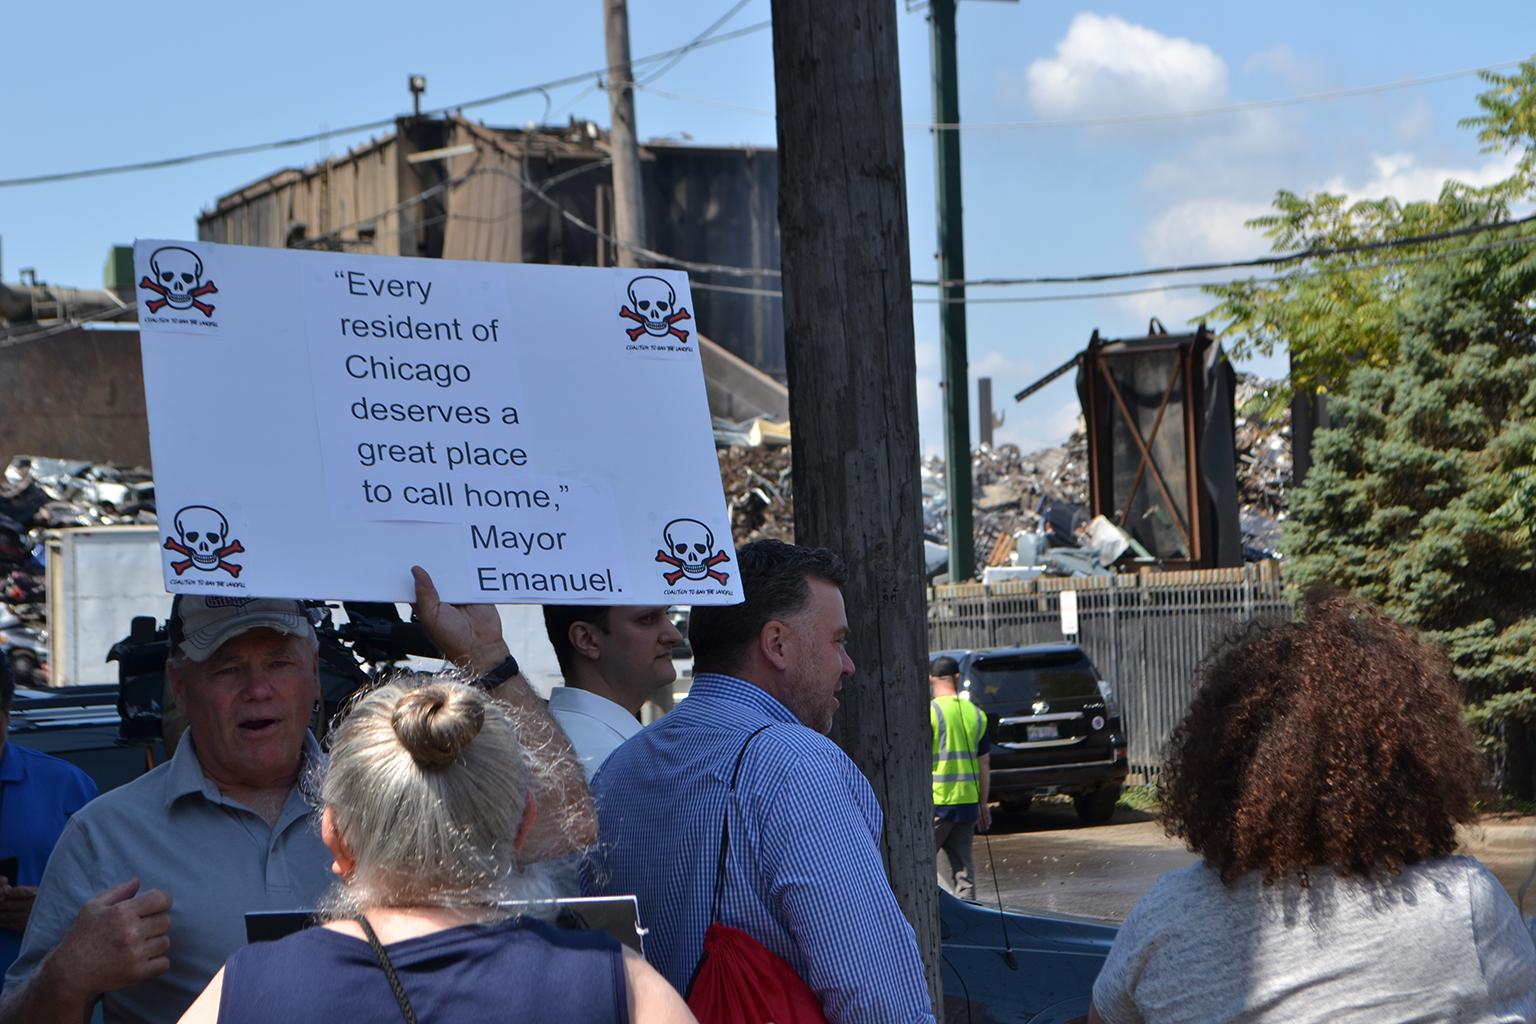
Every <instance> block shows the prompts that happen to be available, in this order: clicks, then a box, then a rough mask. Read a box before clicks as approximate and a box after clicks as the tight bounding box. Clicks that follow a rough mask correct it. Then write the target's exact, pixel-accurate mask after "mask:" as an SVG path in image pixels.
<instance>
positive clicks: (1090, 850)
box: [975, 800, 1536, 921]
mask: <svg viewBox="0 0 1536 1024" xmlns="http://www.w3.org/2000/svg"><path fill="white" fill-rule="evenodd" d="M975 852H976V874H977V880H976V882H977V884H976V898H977V899H978V900H980V901H982V902H991V901H993V900H995V899H996V898H997V893H998V892H999V891H1001V893H1002V899H1003V903H1004V905H1006V906H1009V907H1012V908H1015V909H1020V910H1045V911H1051V912H1054V913H1060V914H1072V915H1076V916H1080V917H1093V918H1101V919H1104V920H1111V921H1120V920H1123V919H1124V918H1125V915H1126V913H1127V912H1129V911H1130V909H1131V906H1132V905H1133V904H1135V902H1136V901H1137V900H1138V899H1140V898H1141V894H1142V893H1144V892H1146V890H1147V888H1148V887H1150V886H1151V884H1152V883H1153V882H1154V881H1156V880H1157V877H1158V876H1159V875H1161V874H1162V873H1163V872H1165V871H1171V870H1173V869H1175V868H1180V867H1183V866H1184V865H1186V864H1191V863H1193V862H1194V860H1195V856H1194V854H1192V853H1190V852H1189V851H1187V850H1185V849H1184V848H1183V846H1181V845H1180V844H1179V843H1178V842H1177V841H1175V840H1172V839H1169V838H1168V837H1167V836H1165V835H1163V831H1162V829H1161V828H1160V827H1159V826H1158V824H1157V822H1156V820H1155V819H1154V818H1153V816H1152V815H1151V814H1149V813H1146V812H1142V811H1130V810H1126V809H1125V808H1123V807H1122V808H1121V809H1120V810H1119V811H1117V812H1116V814H1115V818H1114V820H1113V821H1111V822H1110V823H1109V824H1107V825H1083V824H1081V823H1080V822H1079V821H1078V820H1077V815H1076V814H1075V813H1074V812H1073V810H1072V805H1071V804H1070V803H1068V802H1066V801H1065V800H1063V801H1060V802H1057V801H1054V800H1040V801H1036V802H1035V805H1034V806H1033V807H1032V808H1031V809H1030V812H1029V816H1028V817H1027V818H1026V819H1025V820H1024V821H1023V822H1017V821H1009V820H1006V819H1005V820H1003V821H1001V822H999V823H998V824H997V826H996V827H994V829H993V831H992V835H991V836H990V837H989V838H988V837H983V836H980V835H978V836H977V837H976V846H975ZM989 852H990V856H989ZM1462 852H1464V853H1467V854H1470V855H1471V856H1473V857H1476V858H1477V859H1478V860H1480V861H1482V862H1483V863H1484V864H1486V865H1487V866H1488V867H1489V869H1490V870H1492V871H1493V873H1494V874H1495V875H1496V876H1498V879H1499V881H1501V882H1503V883H1504V888H1505V889H1507V890H1508V891H1509V895H1510V898H1511V899H1516V890H1518V888H1519V887H1520V885H1521V883H1522V882H1524V881H1525V878H1526V875H1528V874H1529V873H1530V871H1531V868H1532V865H1533V864H1536V818H1492V817H1490V818H1487V819H1485V820H1484V821H1482V822H1481V823H1480V824H1479V825H1478V826H1477V827H1475V828H1472V829H1468V830H1465V831H1464V833H1463V841H1462ZM994 870H995V874H996V884H995V885H994V882H993V877H994V875H993V872H994ZM1524 913H1525V914H1526V915H1531V914H1536V885H1533V886H1532V891H1531V893H1530V894H1529V895H1528V896H1527V898H1526V906H1525V908H1524Z"/></svg>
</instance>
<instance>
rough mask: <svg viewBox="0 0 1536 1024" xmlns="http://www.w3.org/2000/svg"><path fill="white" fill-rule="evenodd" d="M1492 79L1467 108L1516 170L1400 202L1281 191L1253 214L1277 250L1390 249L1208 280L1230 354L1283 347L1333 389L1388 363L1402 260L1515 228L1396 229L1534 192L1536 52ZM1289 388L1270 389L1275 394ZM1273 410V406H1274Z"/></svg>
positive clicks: (1495, 211) (1469, 219) (1302, 374)
mask: <svg viewBox="0 0 1536 1024" xmlns="http://www.w3.org/2000/svg"><path fill="white" fill-rule="evenodd" d="M1482 77H1483V79H1484V80H1485V81H1486V82H1487V83H1488V85H1489V88H1488V89H1487V90H1486V91H1484V92H1483V94H1482V95H1481V96H1479V98H1478V105H1479V107H1480V108H1481V110H1482V113H1480V114H1479V115H1477V116H1475V117H1470V118H1467V119H1465V120H1464V121H1463V122H1462V124H1463V126H1465V127H1470V128H1476V129H1477V130H1478V138H1479V140H1480V141H1481V142H1482V144H1483V149H1484V150H1485V151H1486V152H1500V153H1504V152H1515V153H1519V154H1520V160H1519V161H1518V163H1517V165H1516V169H1515V172H1514V173H1513V174H1512V175H1511V176H1510V177H1508V178H1506V179H1505V180H1503V181H1500V182H1498V183H1496V184H1494V185H1491V186H1488V187H1484V188H1474V187H1472V186H1469V185H1466V184H1463V183H1461V182H1456V181H1447V182H1446V183H1445V185H1444V187H1443V188H1442V190H1441V193H1440V196H1439V197H1438V198H1437V199H1434V200H1429V201H1421V202H1413V203H1401V202H1399V201H1398V200H1396V199H1394V198H1392V197H1391V196H1386V197H1373V198H1367V199H1362V200H1357V201H1351V200H1350V198H1349V197H1348V196H1344V195H1339V194H1335V193H1328V192H1321V193H1316V194H1312V195H1306V196H1303V195H1298V194H1297V193H1294V192H1286V191H1282V192H1280V193H1279V194H1278V195H1277V196H1276V197H1275V201H1274V212H1273V213H1271V214H1268V215H1266V216H1263V217H1258V218H1256V219H1254V220H1252V221H1249V222H1248V223H1249V226H1250V227H1254V228H1258V229H1260V230H1261V231H1262V232H1263V233H1264V234H1265V235H1266V236H1267V237H1268V238H1269V239H1270V243H1271V247H1272V249H1273V251H1274V252H1275V253H1277V254H1287V253H1296V252H1301V251H1306V250H1314V249H1339V248H1350V247H1354V246H1361V245H1376V244H1381V243H1391V245H1390V247H1389V248H1378V249H1372V250H1368V251H1365V252H1357V253H1347V254H1341V255H1335V256H1326V257H1319V258H1313V259H1307V260H1298V261H1296V262H1294V263H1291V264H1288V265H1287V267H1286V269H1284V270H1283V271H1282V272H1281V273H1280V274H1278V275H1276V276H1275V277H1274V278H1272V279H1270V278H1252V279H1248V280H1244V281H1236V282H1233V283H1231V284H1226V285H1216V286H1213V287H1211V288H1209V289H1207V291H1208V292H1210V294H1212V295H1213V296H1215V297H1216V298H1217V299H1218V300H1219V301H1218V303H1217V305H1216V306H1215V308H1214V309H1212V310H1211V311H1210V312H1209V313H1207V314H1206V316H1205V319H1207V320H1209V321H1210V322H1212V323H1223V324H1225V325H1226V326H1225V327H1224V328H1223V331H1222V334H1223V338H1224V340H1225V341H1226V343H1227V345H1228V348H1229V350H1230V351H1231V352H1232V354H1233V355H1234V356H1235V357H1238V358H1242V357H1244V356H1248V355H1254V354H1260V355H1271V354H1273V353H1274V352H1276V351H1278V350H1280V349H1285V350H1288V351H1289V354H1290V358H1291V365H1292V379H1291V384H1292V386H1294V387H1295V388H1296V389H1298V390H1302V391H1306V392H1308V393H1311V392H1314V391H1319V390H1321V391H1327V392H1335V391H1338V390H1339V389H1340V388H1342V387H1343V386H1344V384H1345V381H1346V379H1347V378H1348V376H1349V374H1350V373H1351V372H1352V371H1353V370H1354V369H1355V368H1356V367H1358V366H1362V365H1364V366H1375V367H1386V366H1390V365H1392V363H1393V360H1394V359H1395V357H1396V355H1397V349H1398V345H1399V343H1400V341H1401V329H1402V321H1401V319H1400V317H1399V313H1400V311H1401V309H1402V306H1403V304H1404V302H1405V300H1406V299H1407V297H1408V295H1409V283H1408V282H1409V281H1410V280H1411V278H1412V275H1411V274H1410V273H1408V272H1407V270H1408V268H1410V267H1413V266H1416V265H1418V264H1419V263H1421V262H1423V261H1430V260H1443V259H1448V258H1455V255H1454V254H1458V253H1465V252H1467V251H1468V250H1471V251H1474V252H1475V251H1480V250H1481V248H1482V247H1484V246H1487V245H1489V244H1495V245H1498V244H1505V243H1506V242H1507V241H1508V239H1509V238H1510V237H1511V235H1513V234H1515V233H1517V230H1518V229H1516V228H1508V229H1503V230H1500V231H1494V232H1490V233H1488V234H1480V235H1476V236H1472V237H1466V236H1462V237H1454V238H1447V239H1444V240H1441V241H1436V242H1427V243H1404V244H1396V243H1398V242H1399V240H1401V239H1405V238H1413V237H1419V236H1422V235H1428V234H1434V233H1437V232H1442V231H1448V230H1454V229H1458V228H1466V227H1471V226H1486V225H1496V224H1501V223H1505V222H1508V221H1509V220H1510V219H1511V210H1512V209H1513V208H1518V207H1520V206H1522V205H1524V204H1525V203H1526V202H1527V201H1528V200H1530V199H1531V198H1532V197H1533V196H1536V58H1532V59H1530V60H1527V61H1525V62H1523V63H1522V64H1520V65H1519V67H1518V68H1516V69H1515V70H1514V71H1512V72H1511V73H1509V74H1498V73H1486V72H1485V73H1484V74H1483V76H1482ZM1514 248H1515V249H1516V251H1518V252H1520V253H1521V254H1522V259H1519V260H1516V261H1514V262H1513V263H1512V264H1511V265H1510V266H1509V267H1506V268H1504V270H1505V271H1506V272H1509V273H1514V274H1520V273H1524V272H1526V271H1528V270H1529V264H1530V263H1532V262H1536V249H1532V248H1531V247H1529V246H1518V245H1517V246H1515V247H1514ZM1289 397H1290V393H1289V391H1288V390H1286V389H1281V390H1279V391H1277V392H1275V401H1276V404H1283V402H1284V401H1285V400H1287V399H1288V398H1289ZM1271 411H1273V410H1271Z"/></svg>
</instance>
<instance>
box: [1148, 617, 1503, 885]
mask: <svg viewBox="0 0 1536 1024" xmlns="http://www.w3.org/2000/svg"><path fill="white" fill-rule="evenodd" d="M1305 611H1306V616H1305V618H1303V619H1300V620H1298V621H1295V622H1259V623H1252V624H1249V625H1247V626H1245V627H1242V628H1241V629H1240V630H1239V631H1238V632H1237V633H1235V634H1234V635H1232V636H1230V637H1229V638H1227V639H1226V640H1225V641H1223V642H1221V643H1219V644H1218V645H1217V646H1216V648H1215V649H1214V650H1213V651H1212V652H1211V654H1210V655H1209V656H1208V657H1207V658H1206V660H1205V661H1204V662H1202V663H1201V665H1200V666H1199V667H1198V668H1197V669H1196V677H1197V681H1198V682H1199V688H1198V690H1197V692H1196V694H1195V697H1194V701H1193V702H1192V703H1191V705H1190V708H1189V711H1188V713H1186V714H1185V716H1184V720H1183V722H1182V723H1181V724H1180V725H1179V726H1178V728H1176V729H1175V730H1174V731H1173V735H1172V737H1171V738H1170V739H1169V741H1168V752H1167V763H1166V765H1165V767H1164V769H1163V774H1162V776H1161V777H1160V778H1159V779H1158V788H1159V790H1160V796H1161V802H1162V817H1163V824H1164V826H1165V827H1166V828H1167V830H1168V833H1169V834H1170V835H1173V836H1176V837H1178V838H1180V839H1183V840H1184V841H1185V842H1186V843H1187V844H1188V845H1189V847H1190V849H1192V850H1194V851H1195V852H1196V853H1198V854H1200V855H1201V856H1202V857H1204V858H1205V862H1206V863H1207V864H1208V865H1209V866H1211V867H1212V868H1214V869H1216V870H1217V871H1219V872H1220V873H1221V877H1222V880H1223V881H1225V882H1228V883H1230V882H1233V881H1234V880H1236V879H1237V877H1238V876H1239V875H1242V874H1244V873H1246V872H1249V871H1252V872H1257V873H1258V874H1259V875H1260V876H1261V877H1262V878H1263V879H1264V880H1265V881H1266V882H1272V881H1276V880H1278V879H1281V878H1285V877H1286V876H1288V875H1292V874H1295V875H1297V876H1299V877H1300V879H1301V880H1302V882H1303V884H1305V881H1306V877H1307V872H1308V870H1309V869H1310V870H1312V871H1317V870H1319V869H1321V868H1323V867H1327V868H1328V869H1330V870H1332V871H1333V872H1335V873H1337V874H1339V875H1342V876H1350V875H1354V876H1365V877H1370V876H1372V875H1377V874H1379V873H1395V872H1397V871H1399V870H1401V869H1402V868H1403V867H1404V866H1405V865H1408V864H1413V863H1416V862H1418V861H1422V860H1428V859H1431V858H1434V857H1444V856H1447V855H1448V854H1450V853H1452V852H1453V851H1454V850H1455V849H1456V825H1457V824H1458V823H1465V822H1469V821H1471V820H1473V817H1474V813H1473V812H1474V808H1475V805H1476V801H1477V800H1478V798H1479V797H1481V796H1483V795H1484V789H1483V785H1484V783H1483V762H1482V757H1481V756H1480V754H1479V752H1478V748H1477V743H1476V741H1475V740H1474V739H1473V736H1472V733H1471V731H1470V730H1469V729H1468V728H1467V727H1466V725H1464V724H1463V722H1462V718H1461V692H1460V689H1459V687H1458V686H1457V684H1456V681H1455V680H1454V679H1453V678H1452V676H1451V670H1450V663H1449V662H1448V661H1447V660H1446V658H1445V656H1444V655H1443V654H1442V653H1440V652H1439V651H1438V650H1436V649H1434V648H1432V647H1431V646H1430V645H1429V644H1427V643H1425V642H1424V641H1423V640H1422V639H1420V638H1419V636H1418V635H1417V634H1416V633H1415V632H1414V631H1413V630H1411V629H1409V628H1407V627H1405V626H1402V625H1400V624H1398V623H1396V622H1393V621H1392V620H1391V619H1389V618H1387V617H1386V616H1385V615H1383V614H1382V613H1381V612H1380V611H1378V610H1377V609H1376V608H1375V607H1373V606H1372V605H1370V604H1368V603H1367V602H1365V601H1363V600H1361V599H1359V598H1356V597H1351V596H1346V595H1343V594H1338V593H1332V594H1329V593H1319V594H1312V595H1309V597H1308V599H1307V603H1306V607H1305Z"/></svg>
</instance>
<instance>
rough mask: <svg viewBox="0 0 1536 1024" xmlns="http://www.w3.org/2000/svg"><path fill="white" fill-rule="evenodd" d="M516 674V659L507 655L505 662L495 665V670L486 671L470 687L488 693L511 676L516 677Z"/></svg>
mask: <svg viewBox="0 0 1536 1024" xmlns="http://www.w3.org/2000/svg"><path fill="white" fill-rule="evenodd" d="M517 673H518V667H517V659H516V658H514V657H512V655H510V654H509V655H507V657H506V660H504V661H503V662H502V663H501V664H500V665H497V666H496V667H495V668H492V669H488V670H487V671H485V672H484V673H482V674H481V675H480V678H478V679H475V680H473V681H472V682H471V683H470V685H471V686H473V687H475V688H476V689H479V690H484V691H485V692H487V693H489V692H491V691H492V690H494V689H496V687H498V686H500V685H501V684H502V683H504V682H506V681H507V680H508V679H511V678H512V677H513V676H515V675H517Z"/></svg>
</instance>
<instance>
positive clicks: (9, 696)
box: [0, 651, 16, 715]
mask: <svg viewBox="0 0 1536 1024" xmlns="http://www.w3.org/2000/svg"><path fill="white" fill-rule="evenodd" d="M15 699H16V674H15V673H14V672H12V671H11V656H10V654H9V653H8V652H6V651H0V715H3V714H7V713H8V712H9V711H10V710H11V702H12V701H13V700H15Z"/></svg>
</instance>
